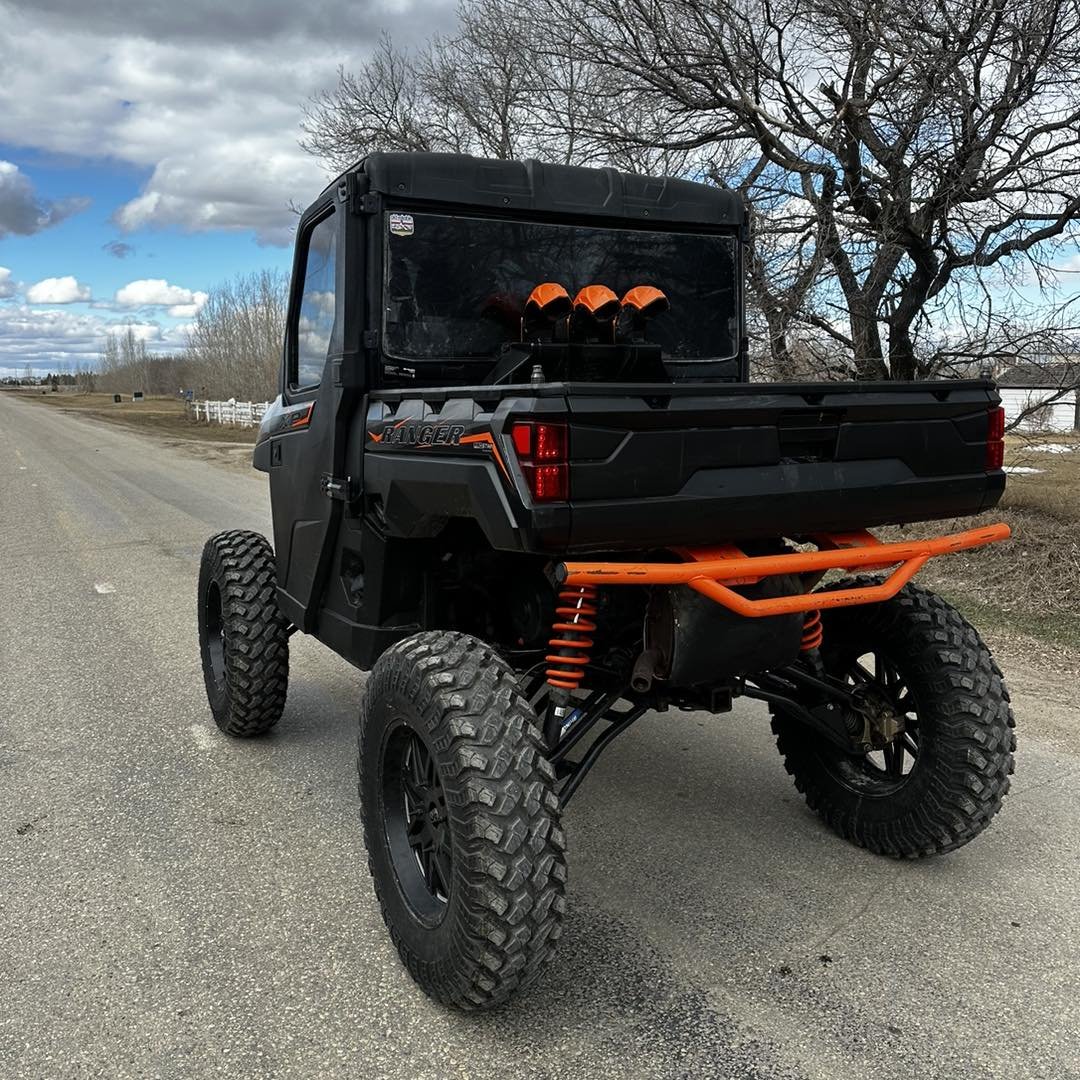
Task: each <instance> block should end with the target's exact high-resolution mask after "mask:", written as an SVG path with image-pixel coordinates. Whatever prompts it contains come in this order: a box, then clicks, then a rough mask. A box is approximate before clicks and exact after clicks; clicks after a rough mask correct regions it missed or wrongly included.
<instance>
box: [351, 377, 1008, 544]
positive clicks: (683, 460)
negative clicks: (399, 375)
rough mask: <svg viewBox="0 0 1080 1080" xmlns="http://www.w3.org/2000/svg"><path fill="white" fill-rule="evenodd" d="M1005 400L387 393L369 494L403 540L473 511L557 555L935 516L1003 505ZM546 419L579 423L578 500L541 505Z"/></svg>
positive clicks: (767, 393)
mask: <svg viewBox="0 0 1080 1080" xmlns="http://www.w3.org/2000/svg"><path fill="white" fill-rule="evenodd" d="M997 403H998V395H997V393H996V391H995V390H994V389H993V386H992V384H990V383H988V382H965V383H959V382H955V383H921V384H919V383H911V384H897V383H883V384H820V383H814V384H804V385H791V386H779V385H756V384H734V385H730V384H729V385H718V384H715V383H714V384H703V385H696V386H687V385H683V386H666V387H655V386H650V387H643V386H613V385H610V384H606V385H594V384H589V385H575V384H566V385H561V384H548V385H545V386H541V387H521V386H519V387H499V388H488V387H484V388H471V389H470V388H467V387H463V388H460V389H454V390H433V391H422V390H417V391H381V392H376V393H374V394H372V395H371V396H370V400H369V408H368V416H367V418H366V421H365V423H366V424H367V441H366V446H365V453H364V455H363V457H364V461H363V471H364V489H365V492H367V494H368V495H369V496H370V497H373V498H375V499H377V500H378V501H379V503H380V511H381V513H382V514H383V515H384V516H385V519H386V521H387V524H388V528H389V530H390V532H391V534H392V535H396V536H400V537H402V538H418V537H430V536H433V535H436V534H437V533H438V531H439V529H440V528H442V526H443V525H444V524H445V522H446V521H447V520H449V519H450V518H453V517H462V518H469V519H472V520H475V521H477V522H479V524H480V526H481V528H482V529H483V531H484V533H485V535H486V537H487V539H488V541H489V543H490V544H491V545H492V547H494V548H497V549H499V550H504V551H531V552H538V553H551V554H563V553H572V552H587V551H616V550H642V549H648V548H658V547H671V546H677V545H682V544H704V543H711V542H722V541H729V540H738V539H747V538H760V537H778V536H789V537H790V536H801V535H806V534H809V533H813V532H820V531H839V530H847V529H856V528H868V527H871V526H874V525H884V524H892V523H900V522H914V521H928V520H933V519H936V518H944V517H954V516H962V515H968V514H976V513H979V512H980V511H982V510H986V509H988V508H990V507H992V506H993V505H994V504H995V503H996V502H997V501H998V499H999V498H1000V496H1001V493H1002V491H1003V490H1004V482H1005V477H1004V474H1003V473H1002V472H1001V471H1000V470H999V471H996V472H989V473H988V472H986V471H985V470H984V468H983V462H984V458H985V452H986V434H987V415H988V410H989V409H990V408H991V407H993V406H994V405H996V404H997ZM538 418H549V419H553V420H563V421H565V422H566V423H567V424H568V425H569V437H570V457H571V467H570V496H571V497H570V501H569V503H561V504H547V505H544V504H541V505H539V506H535V505H532V504H531V502H530V500H529V497H528V494H527V487H526V485H525V482H524V479H523V477H522V474H521V471H520V469H519V468H518V466H517V462H516V460H515V458H514V453H513V447H512V444H511V442H510V438H509V431H510V427H511V425H512V423H513V421H514V420H515V419H538ZM451 426H452V427H453V431H455V432H457V434H456V437H457V438H459V439H463V440H464V442H458V443H453V442H451V441H449V440H448V439H446V438H443V436H442V435H440V434H439V432H440V431H444V430H447V429H449V428H450V427H451ZM458 428H460V431H457V429H458ZM484 432H490V440H489V441H488V442H486V443H485V442H482V441H480V440H481V439H482V437H483V436H482V433H484ZM470 438H472V440H473V441H470ZM390 440H397V441H393V442H392V441H390ZM440 440H441V441H440ZM351 442H352V445H354V446H356V445H358V440H355V439H354V440H352V441H351Z"/></svg>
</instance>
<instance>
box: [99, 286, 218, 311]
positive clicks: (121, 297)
mask: <svg viewBox="0 0 1080 1080" xmlns="http://www.w3.org/2000/svg"><path fill="white" fill-rule="evenodd" d="M206 301H207V294H206V293H204V292H196V291H193V290H191V289H185V288H183V287H182V286H180V285H170V284H169V282H167V281H166V280H165V279H164V278H143V279H141V280H139V281H129V282H128V283H127V285H125V286H123V288H121V289H118V290H117V292H116V302H117V304H119V305H120V307H125V308H138V307H164V308H168V310H169V314H170V315H171V316H173V318H177V319H191V318H194V316H196V315H198V313H199V311H200V309H201V308H202V306H203V304H205V303H206Z"/></svg>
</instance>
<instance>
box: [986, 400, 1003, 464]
mask: <svg viewBox="0 0 1080 1080" xmlns="http://www.w3.org/2000/svg"><path fill="white" fill-rule="evenodd" d="M1004 464H1005V410H1004V409H1003V408H1001V407H1000V406H999V407H998V408H996V409H991V410H990V411H989V413H987V428H986V471H987V472H992V471H993V470H995V469H1000V468H1001V466H1002V465H1004Z"/></svg>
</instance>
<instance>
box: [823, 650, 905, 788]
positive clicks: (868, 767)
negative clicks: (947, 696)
mask: <svg viewBox="0 0 1080 1080" xmlns="http://www.w3.org/2000/svg"><path fill="white" fill-rule="evenodd" d="M830 666H832V665H830ZM836 668H837V670H836V674H837V675H839V676H840V677H841V678H842V679H843V680H844V681H845V682H846V683H847V684H848V685H849V686H851V687H853V688H861V690H862V692H863V693H867V694H870V695H872V696H873V697H874V698H875V699H876V700H877V701H880V702H884V703H886V704H887V705H888V706H889V707H890V708H891V709H892V710H893V711H894V712H895V713H896V714H897V715H898V716H900V717H902V718H903V722H904V726H903V730H902V731H900V732H899V734H897V735H896V736H894V737H893V738H892V739H891V740H890V741H889V742H887V743H886V744H885V745H884V746H882V747H881V748H880V749H875V750H872V751H870V752H869V753H867V754H865V755H863V756H862V757H853V756H851V755H848V754H841V753H837V754H835V755H834V754H832V753H831V752H830V753H828V754H827V755H825V756H823V760H824V763H825V765H826V767H827V768H828V770H829V772H830V773H831V774H832V775H833V777H834V778H835V779H836V780H837V781H838V782H839V783H840V784H842V785H843V786H844V787H846V788H848V789H849V790H851V791H855V792H857V793H858V794H859V795H862V796H864V797H867V798H885V797H887V796H889V795H892V794H893V793H894V792H896V791H898V790H899V789H900V788H902V787H903V786H904V785H905V784H907V783H909V782H910V780H911V778H912V777H913V776H914V775H915V774H916V773H917V772H918V771H919V763H920V750H921V742H922V731H921V727H920V722H919V705H918V699H917V697H916V694H915V691H914V689H913V687H912V685H911V680H910V678H909V677H908V676H907V674H906V673H905V672H904V670H903V668H902V667H901V666H900V665H899V664H897V663H896V661H895V660H893V659H892V658H891V657H890V656H889V655H888V654H887V653H885V652H883V651H882V650H881V649H877V648H874V649H868V650H866V651H864V652H862V653H859V654H858V655H857V656H851V655H850V654H849V655H848V656H847V657H846V658H845V659H844V661H843V663H841V664H838V665H836Z"/></svg>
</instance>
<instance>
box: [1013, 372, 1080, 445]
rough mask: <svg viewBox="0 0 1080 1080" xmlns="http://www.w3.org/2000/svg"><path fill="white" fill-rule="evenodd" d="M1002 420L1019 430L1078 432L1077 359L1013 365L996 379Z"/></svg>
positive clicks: (1078, 375)
mask: <svg viewBox="0 0 1080 1080" xmlns="http://www.w3.org/2000/svg"><path fill="white" fill-rule="evenodd" d="M997 385H998V390H999V392H1000V393H1001V404H1002V405H1003V406H1004V407H1005V422H1006V424H1011V423H1012V422H1013V421H1014V420H1015V419H1016V418H1017V417H1018V416H1020V415H1021V414H1022V413H1023V414H1026V415H1024V418H1023V420H1021V421H1020V423H1019V425H1017V430H1019V431H1045V432H1055V431H1056V432H1064V431H1080V389H1078V388H1080V362H1075V361H1073V362H1067V363H1057V364H1055V363H1051V364H1014V365H1013V366H1012V367H1011V368H1009V369H1008V370H1007V371H1006V372H1004V373H1003V374H1002V375H1001V377H1000V378H999V379H998V381H997Z"/></svg>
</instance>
